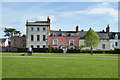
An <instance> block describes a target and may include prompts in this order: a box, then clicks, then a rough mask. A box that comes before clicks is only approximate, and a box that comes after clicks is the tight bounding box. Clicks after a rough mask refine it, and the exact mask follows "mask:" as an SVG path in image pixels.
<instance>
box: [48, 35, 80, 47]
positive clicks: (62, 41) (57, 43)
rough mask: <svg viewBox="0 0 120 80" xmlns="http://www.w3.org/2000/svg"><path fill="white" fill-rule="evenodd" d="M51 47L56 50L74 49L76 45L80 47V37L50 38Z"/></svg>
mask: <svg viewBox="0 0 120 80" xmlns="http://www.w3.org/2000/svg"><path fill="white" fill-rule="evenodd" d="M48 41H49V45H51V46H52V47H56V48H62V47H64V46H68V45H69V46H70V48H71V49H74V48H75V46H76V45H79V37H75V36H73V37H71V36H49V40H48Z"/></svg>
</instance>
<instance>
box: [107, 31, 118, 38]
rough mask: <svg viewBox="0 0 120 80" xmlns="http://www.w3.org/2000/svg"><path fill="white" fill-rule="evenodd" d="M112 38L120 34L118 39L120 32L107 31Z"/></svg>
mask: <svg viewBox="0 0 120 80" xmlns="http://www.w3.org/2000/svg"><path fill="white" fill-rule="evenodd" d="M107 34H108V35H109V38H110V39H115V35H116V34H118V39H120V32H109V33H107Z"/></svg>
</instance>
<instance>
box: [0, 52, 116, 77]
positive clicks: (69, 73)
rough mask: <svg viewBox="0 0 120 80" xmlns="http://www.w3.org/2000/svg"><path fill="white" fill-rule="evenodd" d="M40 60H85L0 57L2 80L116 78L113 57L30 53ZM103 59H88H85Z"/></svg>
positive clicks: (113, 55)
mask: <svg viewBox="0 0 120 80" xmlns="http://www.w3.org/2000/svg"><path fill="white" fill-rule="evenodd" d="M21 54H22V53H2V55H3V56H20V55H21ZM33 56H40V57H71V58H76V57H77V58H85V57H86V58H88V59H55V58H26V57H27V55H26V57H22V58H15V57H14V58H13V57H9V58H8V57H3V58H2V62H3V63H2V70H3V74H2V76H3V78H118V60H108V59H113V58H114V59H117V57H118V55H117V54H94V55H90V54H51V53H48V54H45V53H44V54H43V53H40V54H34V53H33ZM98 56H99V58H103V57H104V58H106V60H104V59H89V58H98Z"/></svg>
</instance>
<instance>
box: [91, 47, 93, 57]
mask: <svg viewBox="0 0 120 80" xmlns="http://www.w3.org/2000/svg"><path fill="white" fill-rule="evenodd" d="M91 55H93V49H92V47H91Z"/></svg>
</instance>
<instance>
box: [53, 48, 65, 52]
mask: <svg viewBox="0 0 120 80" xmlns="http://www.w3.org/2000/svg"><path fill="white" fill-rule="evenodd" d="M52 53H63V50H62V49H59V48H52Z"/></svg>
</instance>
